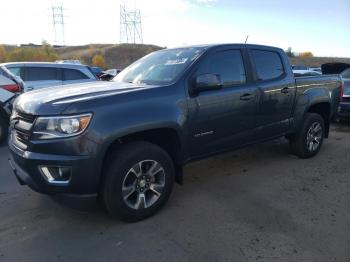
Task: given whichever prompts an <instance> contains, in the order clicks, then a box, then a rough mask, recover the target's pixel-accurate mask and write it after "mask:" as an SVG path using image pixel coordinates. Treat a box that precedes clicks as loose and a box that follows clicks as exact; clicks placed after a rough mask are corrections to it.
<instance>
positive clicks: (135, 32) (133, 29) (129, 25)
mask: <svg viewBox="0 0 350 262" xmlns="http://www.w3.org/2000/svg"><path fill="white" fill-rule="evenodd" d="M120 43H132V44H136V43H140V44H142V43H143V38H142V21H141V11H140V10H139V9H136V8H135V9H133V10H127V9H126V7H125V4H121V5H120Z"/></svg>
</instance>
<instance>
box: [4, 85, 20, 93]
mask: <svg viewBox="0 0 350 262" xmlns="http://www.w3.org/2000/svg"><path fill="white" fill-rule="evenodd" d="M1 88H2V89H5V90H7V91H9V92H12V93H17V92H20V91H21V88H20V87H19V85H17V84H13V85H4V86H1Z"/></svg>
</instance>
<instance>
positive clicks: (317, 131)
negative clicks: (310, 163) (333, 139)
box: [289, 113, 325, 158]
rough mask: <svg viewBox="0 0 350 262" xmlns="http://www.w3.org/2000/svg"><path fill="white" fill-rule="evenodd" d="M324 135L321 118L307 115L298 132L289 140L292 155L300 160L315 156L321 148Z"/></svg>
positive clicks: (317, 115)
mask: <svg viewBox="0 0 350 262" xmlns="http://www.w3.org/2000/svg"><path fill="white" fill-rule="evenodd" d="M324 134H325V125H324V120H323V118H322V117H321V116H320V115H319V114H315V113H307V114H306V115H305V118H304V123H303V124H302V126H301V128H300V130H299V131H298V132H297V133H296V134H294V135H293V136H292V137H291V138H290V139H289V141H290V146H291V149H292V151H293V153H294V154H296V155H297V156H299V157H300V158H310V157H313V156H315V155H316V154H317V153H318V152H319V151H320V149H321V147H322V143H323V138H324Z"/></svg>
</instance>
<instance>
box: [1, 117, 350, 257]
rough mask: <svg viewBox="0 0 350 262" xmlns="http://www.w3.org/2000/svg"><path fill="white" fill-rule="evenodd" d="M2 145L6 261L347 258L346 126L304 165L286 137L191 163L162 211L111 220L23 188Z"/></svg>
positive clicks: (349, 176) (349, 151) (89, 207)
mask: <svg viewBox="0 0 350 262" xmlns="http://www.w3.org/2000/svg"><path fill="white" fill-rule="evenodd" d="M7 154H8V151H7V148H6V146H1V147H0V261H4V262H5V261H6V262H7V261H16V262H18V261H35V262H37V261H45V262H47V261H104V262H105V261H167V262H168V261H181V262H185V261H298V262H299V261H317V262H321V261H350V172H349V162H350V125H349V124H348V125H346V124H345V125H344V124H342V125H335V126H333V127H332V132H331V137H330V139H327V140H326V141H325V143H324V145H323V148H322V150H321V152H320V153H319V154H318V155H317V156H316V157H314V158H312V159H307V160H301V159H298V158H296V157H295V156H293V155H290V154H289V150H288V144H287V142H286V140H284V139H281V140H277V141H273V142H269V143H264V144H261V145H257V146H253V147H250V148H247V149H242V150H238V151H235V152H232V153H228V154H224V155H221V156H217V157H213V158H210V159H207V160H204V161H200V162H196V163H193V164H191V165H189V166H187V167H186V171H185V176H186V177H185V184H184V185H183V186H179V185H176V186H175V190H174V192H173V194H172V197H171V198H170V200H169V202H168V204H167V205H166V207H165V208H164V209H163V210H162V211H161V212H160V213H158V214H157V215H156V216H154V217H152V218H150V219H147V220H145V221H142V222H138V223H133V224H126V223H122V222H119V221H114V220H112V219H111V218H110V217H108V215H107V214H105V213H104V212H103V211H102V210H101V209H99V208H98V207H97V206H96V205H95V201H94V200H93V199H72V198H70V199H68V198H66V197H56V198H51V197H48V196H45V195H40V194H37V193H35V192H32V191H31V190H30V189H29V188H27V187H24V186H20V185H19V184H18V183H17V181H16V179H15V177H14V176H13V174H12V173H11V171H10V168H9V165H8V163H7Z"/></svg>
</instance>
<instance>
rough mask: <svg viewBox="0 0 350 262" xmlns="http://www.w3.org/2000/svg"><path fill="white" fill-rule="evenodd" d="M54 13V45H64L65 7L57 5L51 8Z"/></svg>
mask: <svg viewBox="0 0 350 262" xmlns="http://www.w3.org/2000/svg"><path fill="white" fill-rule="evenodd" d="M51 11H52V23H53V30H54V36H55V39H54V43H55V45H64V44H65V41H64V15H63V11H64V9H63V5H62V4H61V5H57V6H54V5H53V6H52V7H51Z"/></svg>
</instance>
